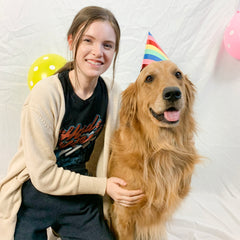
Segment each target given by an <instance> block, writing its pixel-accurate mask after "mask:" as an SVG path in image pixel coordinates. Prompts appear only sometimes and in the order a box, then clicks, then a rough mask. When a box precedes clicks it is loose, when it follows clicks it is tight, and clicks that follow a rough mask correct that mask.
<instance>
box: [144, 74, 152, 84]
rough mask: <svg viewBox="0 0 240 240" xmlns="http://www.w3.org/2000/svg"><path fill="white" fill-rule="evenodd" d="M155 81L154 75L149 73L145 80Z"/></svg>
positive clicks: (148, 81)
mask: <svg viewBox="0 0 240 240" xmlns="http://www.w3.org/2000/svg"><path fill="white" fill-rule="evenodd" d="M152 81H153V76H151V75H148V76H147V77H146V79H145V82H146V83H150V82H152Z"/></svg>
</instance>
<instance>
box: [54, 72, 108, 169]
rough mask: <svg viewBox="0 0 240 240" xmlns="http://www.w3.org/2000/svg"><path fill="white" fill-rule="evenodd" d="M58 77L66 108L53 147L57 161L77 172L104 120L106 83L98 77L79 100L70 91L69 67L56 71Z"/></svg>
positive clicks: (83, 163)
mask: <svg viewBox="0 0 240 240" xmlns="http://www.w3.org/2000/svg"><path fill="white" fill-rule="evenodd" d="M58 77H59V79H60V81H61V84H62V87H63V91H64V96H65V108H66V110H65V115H64V118H63V121H62V124H61V128H60V132H59V139H58V143H57V147H56V149H55V155H56V157H57V165H58V166H59V167H63V168H64V169H69V170H71V171H75V172H81V171H82V170H84V169H85V162H87V161H88V160H89V158H90V155H91V153H92V151H93V147H94V144H95V139H96V138H97V137H98V135H99V134H100V132H101V130H102V128H103V126H104V124H105V121H106V112H107V105H108V93H107V87H106V85H105V83H104V81H103V79H102V78H101V77H99V79H98V83H97V86H96V87H95V90H94V92H93V94H92V96H91V97H90V98H88V99H86V100H82V99H81V98H79V97H78V96H77V95H76V94H75V93H74V91H73V87H72V85H71V82H70V79H69V71H64V72H61V73H59V75H58Z"/></svg>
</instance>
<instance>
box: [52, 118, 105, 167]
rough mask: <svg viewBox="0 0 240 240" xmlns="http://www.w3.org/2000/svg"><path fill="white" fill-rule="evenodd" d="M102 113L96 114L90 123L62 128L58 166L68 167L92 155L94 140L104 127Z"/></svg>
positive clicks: (58, 149)
mask: <svg viewBox="0 0 240 240" xmlns="http://www.w3.org/2000/svg"><path fill="white" fill-rule="evenodd" d="M102 122H103V121H102V119H101V117H100V115H98V114H97V115H96V117H95V118H94V120H93V121H92V122H91V123H90V124H89V125H82V124H81V123H79V124H78V125H77V126H71V127H69V128H68V129H67V130H66V129H61V130H60V133H59V141H58V146H57V149H56V150H55V154H56V157H57V163H58V166H61V167H67V166H73V165H77V164H79V163H84V162H86V161H87V160H88V158H89V157H90V153H91V152H92V151H91V150H92V149H93V147H94V140H95V139H96V138H97V136H98V135H99V133H100V131H101V130H102V128H103V124H102Z"/></svg>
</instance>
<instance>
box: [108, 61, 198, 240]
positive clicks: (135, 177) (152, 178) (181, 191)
mask: <svg viewBox="0 0 240 240" xmlns="http://www.w3.org/2000/svg"><path fill="white" fill-rule="evenodd" d="M169 89H170V90H173V93H172V92H171V91H170V93H169V91H168V90H169ZM171 94H172V95H171ZM194 95H195V89H194V86H193V84H192V83H191V82H190V81H189V80H188V78H187V76H186V75H184V74H183V73H182V72H181V71H180V70H179V69H178V67H177V66H176V65H175V64H174V63H172V62H171V61H162V62H153V63H151V64H149V65H148V66H147V67H145V68H144V69H143V70H142V71H141V72H140V74H139V77H138V78H137V80H136V82H134V83H132V84H131V85H130V86H129V87H128V88H127V89H126V90H125V91H124V92H123V94H122V103H121V109H120V124H119V128H118V129H117V130H116V132H115V133H114V136H113V138H112V141H111V156H110V160H109V167H108V176H109V177H111V176H114V177H120V178H122V179H124V180H125V181H126V182H127V183H128V184H127V187H126V188H127V189H142V190H143V191H144V192H145V195H146V197H145V198H144V199H143V200H142V201H141V202H140V203H139V204H137V205H136V206H134V207H128V208H127V207H123V206H121V205H119V204H116V203H113V205H112V207H111V210H110V215H111V226H112V228H113V230H114V231H115V233H116V235H117V238H118V239H119V240H132V239H141V240H150V239H152V240H153V239H154V240H157V239H161V240H162V239H166V236H165V224H166V221H167V220H168V219H169V218H170V217H171V216H172V214H173V212H174V211H175V210H176V208H177V207H178V206H179V204H180V202H181V201H182V199H183V198H184V197H185V196H186V195H187V193H188V192H189V188H190V181H191V176H192V173H193V170H194V165H195V164H196V163H197V162H198V161H199V156H198V154H197V152H196V149H195V147H194V141H193V136H194V133H195V121H194V118H193V102H194ZM164 112H166V113H164ZM167 112H170V113H167ZM171 112H172V113H176V114H175V115H174V116H172V115H171ZM177 112H178V113H180V115H179V120H178V117H176V115H177V114H178V113H177ZM168 114H170V117H169V115H168ZM166 117H167V119H168V120H167V119H166Z"/></svg>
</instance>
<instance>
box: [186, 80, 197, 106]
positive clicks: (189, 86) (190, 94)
mask: <svg viewBox="0 0 240 240" xmlns="http://www.w3.org/2000/svg"><path fill="white" fill-rule="evenodd" d="M185 79H186V81H185V86H186V88H185V89H186V101H187V105H188V106H189V107H192V105H193V102H194V99H195V94H196V89H195V86H194V84H193V83H192V82H191V81H190V80H189V78H188V77H187V76H186V75H185Z"/></svg>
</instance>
